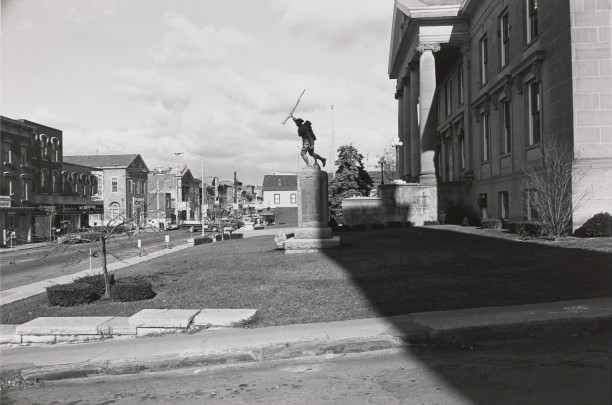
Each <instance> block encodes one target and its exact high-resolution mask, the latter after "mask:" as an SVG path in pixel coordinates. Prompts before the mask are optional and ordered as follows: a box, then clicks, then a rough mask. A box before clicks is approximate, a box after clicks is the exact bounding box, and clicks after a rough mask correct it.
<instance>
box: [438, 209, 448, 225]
mask: <svg viewBox="0 0 612 405" xmlns="http://www.w3.org/2000/svg"><path fill="white" fill-rule="evenodd" d="M438 222H439V223H440V224H441V225H444V222H446V211H440V212H438Z"/></svg>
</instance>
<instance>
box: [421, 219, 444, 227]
mask: <svg viewBox="0 0 612 405" xmlns="http://www.w3.org/2000/svg"><path fill="white" fill-rule="evenodd" d="M423 225H425V226H429V225H440V224H439V223H438V221H436V220H433V221H425V222H423Z"/></svg>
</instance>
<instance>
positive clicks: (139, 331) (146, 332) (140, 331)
mask: <svg viewBox="0 0 612 405" xmlns="http://www.w3.org/2000/svg"><path fill="white" fill-rule="evenodd" d="M184 330H185V329H184V328H136V336H151V335H167V334H170V333H180V332H183V331H184Z"/></svg>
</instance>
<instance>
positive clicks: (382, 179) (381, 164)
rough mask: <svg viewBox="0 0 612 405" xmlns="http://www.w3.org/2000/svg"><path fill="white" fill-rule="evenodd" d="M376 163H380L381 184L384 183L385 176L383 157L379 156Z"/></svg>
mask: <svg viewBox="0 0 612 405" xmlns="http://www.w3.org/2000/svg"><path fill="white" fill-rule="evenodd" d="M378 163H380V185H381V186H382V185H384V184H385V176H384V174H385V172H384V168H383V165H384V164H385V157H384V156H381V158H380V159H378ZM379 195H380V194H379Z"/></svg>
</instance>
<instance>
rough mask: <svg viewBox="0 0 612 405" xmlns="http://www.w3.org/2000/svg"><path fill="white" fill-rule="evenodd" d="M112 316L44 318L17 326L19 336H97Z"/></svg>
mask: <svg viewBox="0 0 612 405" xmlns="http://www.w3.org/2000/svg"><path fill="white" fill-rule="evenodd" d="M112 318H113V317H112V316H90V317H48V318H47V317H43V318H36V319H34V320H31V321H30V322H27V323H24V324H22V325H19V326H17V328H16V333H17V334H19V335H39V336H43V335H97V334H98V326H99V325H101V324H103V323H104V322H107V321H109V320H110V319H112Z"/></svg>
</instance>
